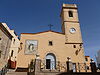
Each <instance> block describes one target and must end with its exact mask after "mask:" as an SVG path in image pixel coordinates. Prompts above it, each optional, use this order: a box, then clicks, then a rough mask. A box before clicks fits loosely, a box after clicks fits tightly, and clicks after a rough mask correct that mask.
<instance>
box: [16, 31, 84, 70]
mask: <svg viewBox="0 0 100 75" xmlns="http://www.w3.org/2000/svg"><path fill="white" fill-rule="evenodd" d="M26 40H38V53H39V54H40V58H41V59H42V60H43V59H45V57H46V55H47V54H48V53H53V54H54V55H55V56H56V61H60V62H66V61H67V57H71V60H72V61H73V62H82V63H83V62H84V51H83V49H82V50H81V51H80V52H79V54H78V55H76V54H75V51H76V50H77V49H79V45H78V44H77V45H76V48H73V44H65V35H64V34H59V33H55V32H52V31H48V32H44V33H41V34H21V40H20V41H21V42H22V43H23V45H22V50H21V51H20V52H19V54H18V61H17V67H24V68H26V67H28V64H29V63H30V61H31V59H34V57H35V56H34V55H25V53H24V51H25V41H26ZM49 41H53V46H49V45H48V42H49ZM23 62H24V63H23Z"/></svg>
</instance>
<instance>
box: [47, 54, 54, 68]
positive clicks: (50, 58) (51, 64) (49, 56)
mask: <svg viewBox="0 0 100 75" xmlns="http://www.w3.org/2000/svg"><path fill="white" fill-rule="evenodd" d="M55 68H56V57H55V55H54V54H52V53H49V54H47V55H46V69H51V70H53V69H55Z"/></svg>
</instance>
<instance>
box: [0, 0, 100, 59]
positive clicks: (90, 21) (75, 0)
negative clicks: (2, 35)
mask: <svg viewBox="0 0 100 75" xmlns="http://www.w3.org/2000/svg"><path fill="white" fill-rule="evenodd" d="M63 3H66V4H77V5H78V14H79V20H80V26H81V32H82V38H83V43H84V50H85V55H88V56H90V57H91V58H93V59H95V55H96V53H97V51H98V50H99V49H100V33H99V32H100V0H0V22H5V23H7V25H8V26H9V27H10V29H14V30H15V32H16V33H17V34H18V35H19V36H20V33H35V32H42V31H47V30H49V27H48V25H49V24H52V25H53V27H52V30H53V31H57V32H61V19H60V12H61V7H62V4H63Z"/></svg>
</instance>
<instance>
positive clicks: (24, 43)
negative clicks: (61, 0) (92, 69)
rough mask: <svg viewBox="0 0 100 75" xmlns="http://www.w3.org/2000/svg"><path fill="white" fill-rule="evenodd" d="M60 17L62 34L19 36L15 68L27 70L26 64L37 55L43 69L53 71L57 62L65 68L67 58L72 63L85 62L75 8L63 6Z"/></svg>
mask: <svg viewBox="0 0 100 75" xmlns="http://www.w3.org/2000/svg"><path fill="white" fill-rule="evenodd" d="M60 16H61V19H62V32H55V31H51V30H49V31H44V32H39V33H22V34H21V36H20V42H21V50H20V52H19V53H18V58H17V67H16V68H28V64H29V63H30V62H31V60H34V59H35V58H36V56H37V55H38V56H39V58H40V59H41V60H42V61H43V63H44V65H45V69H55V68H56V67H57V66H56V65H57V63H58V62H60V63H62V65H63V66H65V64H66V61H67V58H70V59H71V61H72V62H73V63H84V62H85V55H84V48H83V42H82V36H81V30H80V23H79V20H78V11H77V6H76V5H75V4H63V6H62V10H61V15H60Z"/></svg>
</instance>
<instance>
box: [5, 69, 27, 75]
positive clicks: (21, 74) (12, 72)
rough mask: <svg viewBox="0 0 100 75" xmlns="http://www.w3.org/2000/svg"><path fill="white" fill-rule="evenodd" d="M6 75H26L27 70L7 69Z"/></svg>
mask: <svg viewBox="0 0 100 75" xmlns="http://www.w3.org/2000/svg"><path fill="white" fill-rule="evenodd" d="M6 75H27V72H15V70H11V69H10V70H9V71H8V72H7V73H6Z"/></svg>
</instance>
